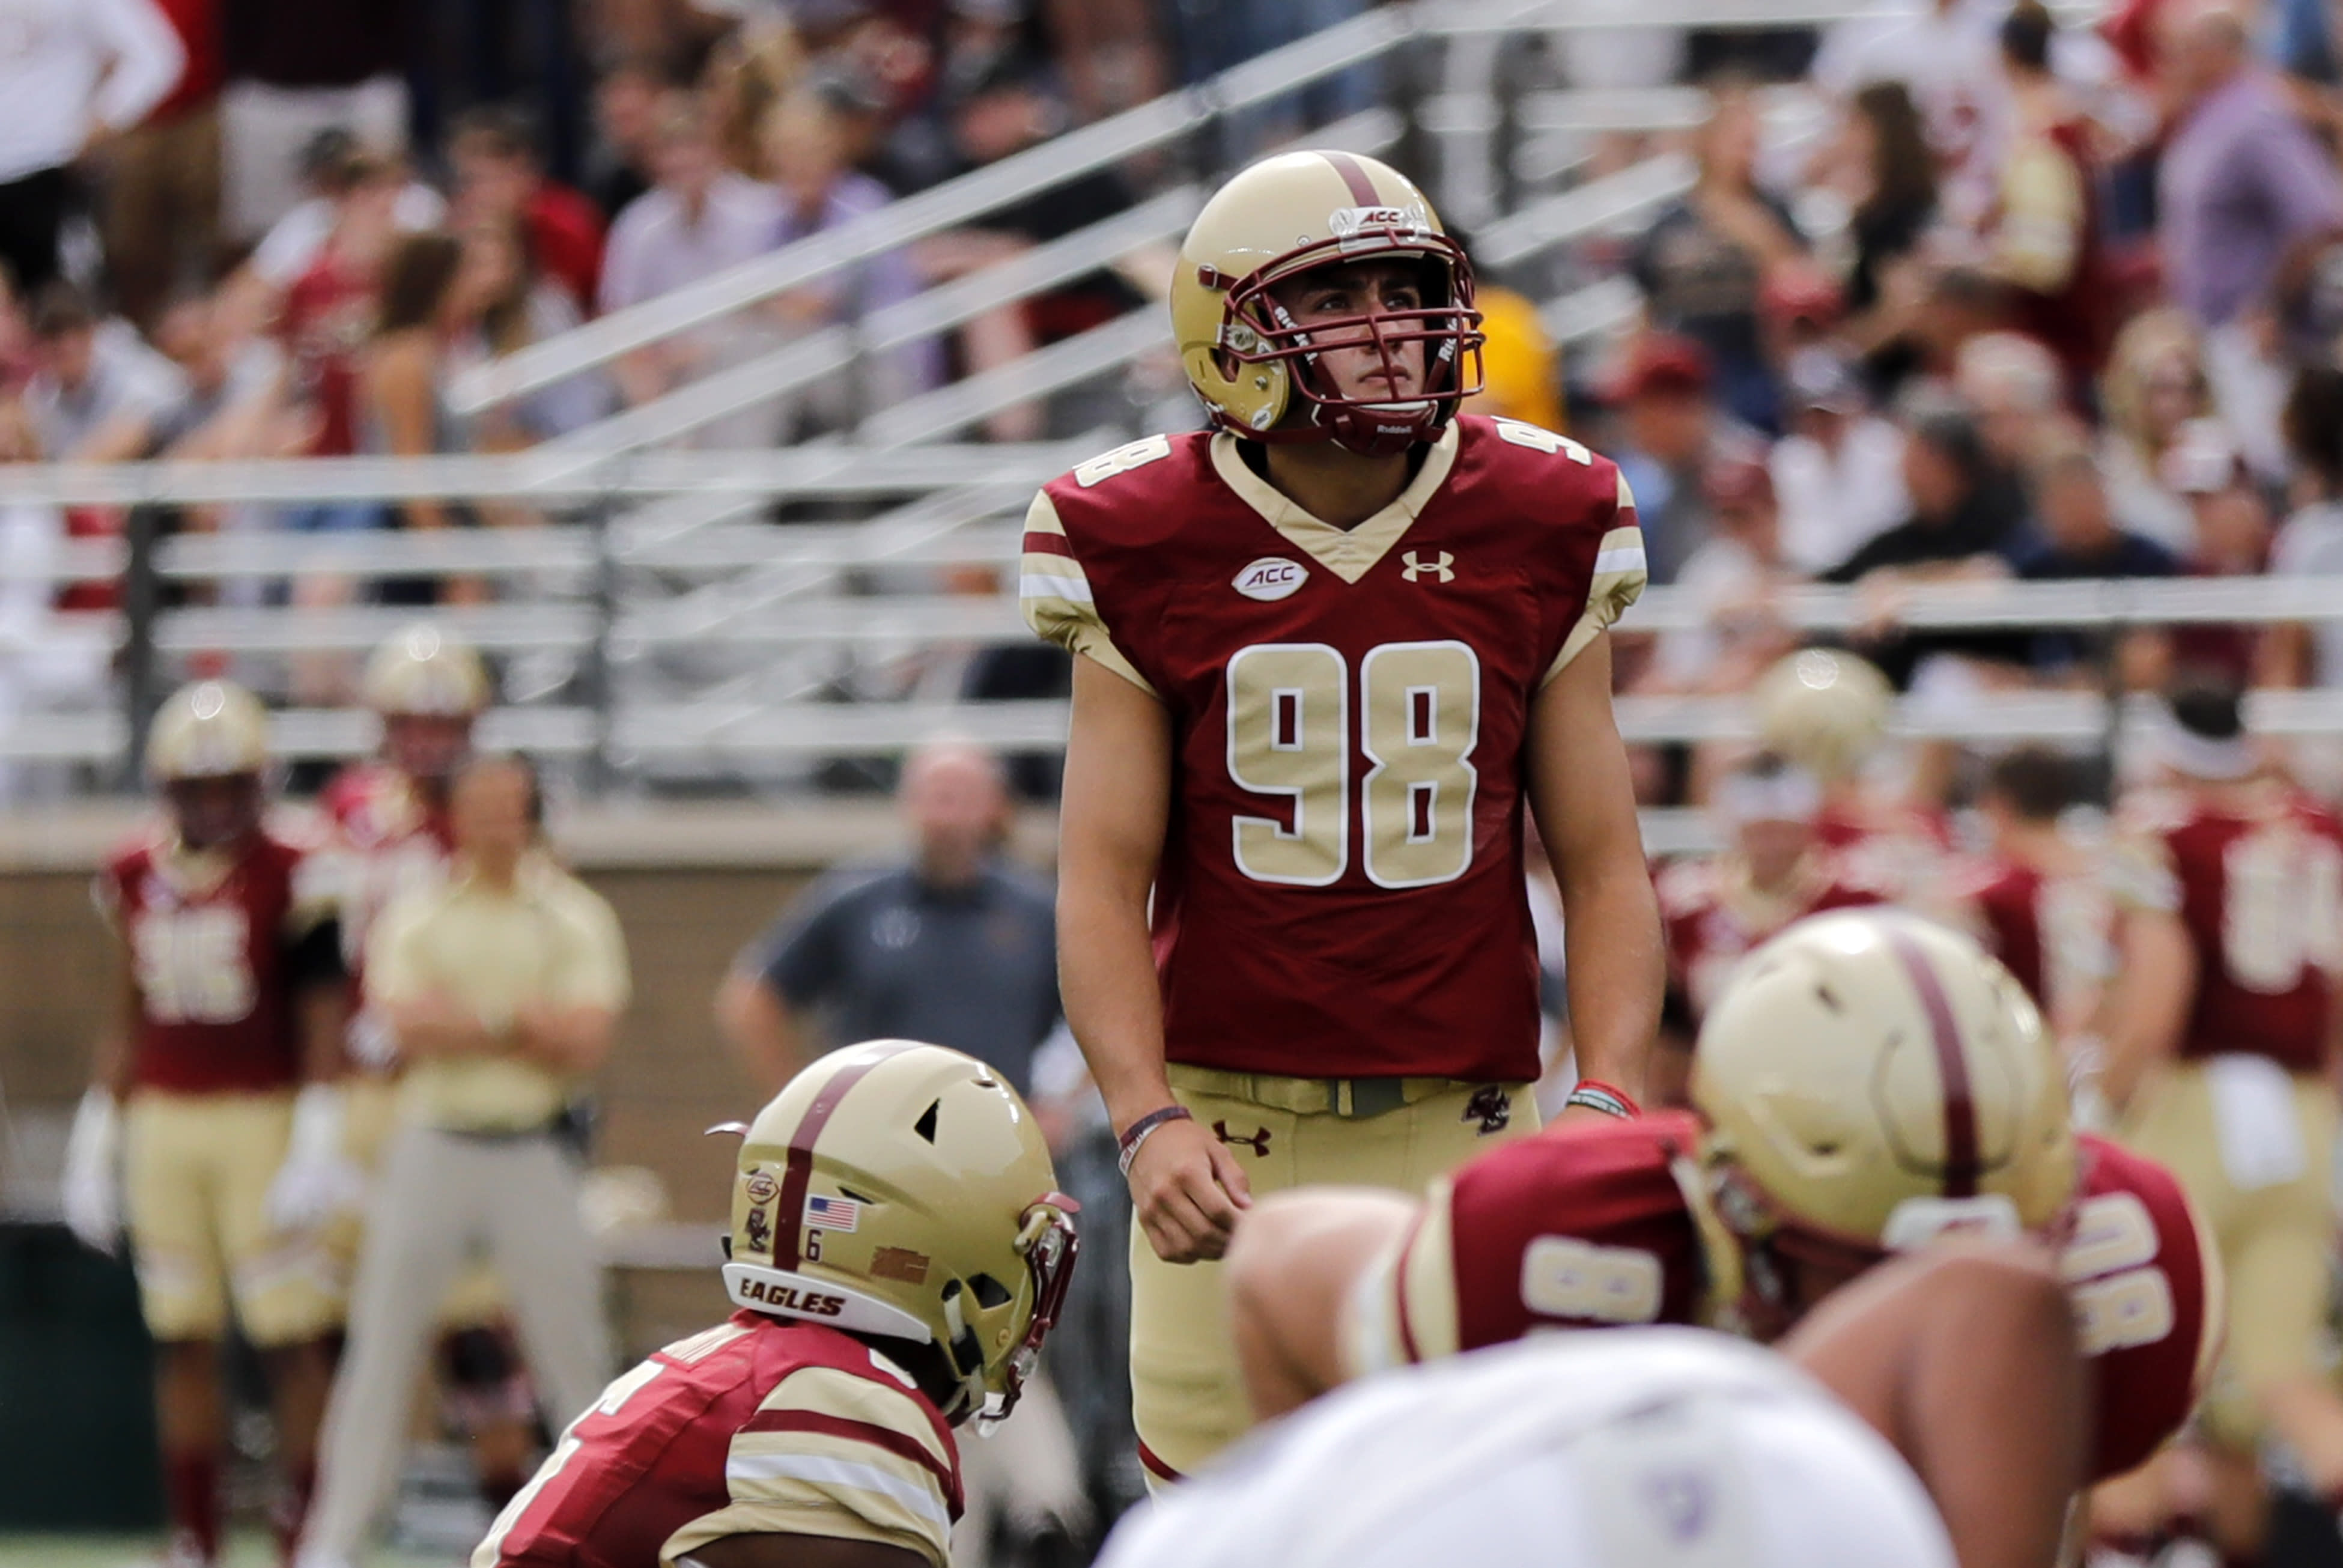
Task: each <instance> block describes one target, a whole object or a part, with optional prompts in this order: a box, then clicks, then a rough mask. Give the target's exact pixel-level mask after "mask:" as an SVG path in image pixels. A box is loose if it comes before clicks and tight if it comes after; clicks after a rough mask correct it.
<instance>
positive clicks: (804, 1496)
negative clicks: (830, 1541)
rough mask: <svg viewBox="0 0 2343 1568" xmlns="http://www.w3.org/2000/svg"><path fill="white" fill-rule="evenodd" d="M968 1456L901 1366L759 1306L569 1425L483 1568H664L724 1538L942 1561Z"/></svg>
mask: <svg viewBox="0 0 2343 1568" xmlns="http://www.w3.org/2000/svg"><path fill="white" fill-rule="evenodd" d="M960 1498H961V1493H960V1458H959V1451H958V1450H957V1449H956V1448H955V1447H954V1445H953V1442H952V1436H951V1430H950V1427H948V1426H947V1425H946V1424H945V1422H944V1420H943V1418H942V1416H940V1414H938V1413H937V1412H936V1409H935V1407H934V1406H933V1405H932V1404H930V1403H929V1402H928V1401H927V1400H926V1398H925V1397H924V1396H922V1395H921V1394H920V1393H919V1392H917V1391H916V1390H914V1389H913V1388H911V1387H910V1379H909V1378H908V1377H907V1376H906V1375H905V1374H903V1373H902V1372H900V1371H899V1370H897V1369H896V1368H895V1367H894V1366H893V1365H892V1363H891V1362H884V1361H882V1360H881V1359H880V1358H879V1357H877V1356H876V1355H874V1354H873V1352H871V1351H870V1349H869V1348H868V1347H867V1346H865V1345H864V1344H863V1343H862V1342H860V1341H858V1340H856V1339H854V1338H852V1337H851V1336H850V1335H847V1334H844V1333H840V1332H839V1331H838V1330H836V1329H831V1328H826V1327H824V1326H822V1325H820V1324H819V1323H808V1322H791V1321H785V1320H782V1319H778V1318H768V1317H765V1316H763V1315H761V1314H759V1313H756V1312H735V1313H734V1314H733V1315H732V1317H731V1319H730V1320H729V1322H725V1323H722V1324H719V1325H718V1326H717V1327H715V1328H713V1329H710V1330H709V1331H707V1332H704V1333H700V1334H695V1335H694V1336H692V1337H691V1338H690V1339H688V1340H684V1341H681V1342H679V1343H676V1344H672V1345H669V1347H668V1348H667V1349H665V1350H663V1351H660V1352H657V1353H656V1354H654V1355H653V1356H652V1357H651V1358H650V1359H649V1361H647V1362H643V1363H642V1364H641V1365H640V1366H638V1367H637V1368H635V1370H634V1371H632V1372H628V1373H627V1374H626V1375H625V1376H624V1377H621V1378H619V1379H618V1382H614V1383H612V1384H611V1385H610V1387H609V1389H608V1392H605V1393H604V1394H603V1396H602V1398H601V1400H600V1401H599V1402H597V1403H596V1404H595V1405H594V1406H593V1407H592V1408H591V1409H589V1410H588V1411H587V1412H586V1413H585V1414H583V1415H581V1416H579V1417H578V1419H577V1420H576V1421H575V1422H571V1423H570V1426H569V1430H568V1432H564V1433H562V1436H561V1441H560V1442H559V1443H558V1444H557V1445H556V1446H555V1448H554V1451H553V1452H552V1453H551V1454H550V1455H549V1456H548V1458H547V1459H546V1462H545V1463H544V1465H543V1466H542V1467H541V1468H540V1469H539V1470H538V1473H537V1476H536V1478H535V1479H534V1480H532V1481H531V1482H530V1483H528V1486H526V1487H525V1488H523V1489H522V1490H521V1491H520V1492H519V1493H517V1494H516V1495H515V1496H514V1498H513V1499H512V1501H511V1502H510V1503H507V1504H506V1506H505V1510H504V1512H503V1513H501V1514H499V1515H498V1518H497V1522H496V1524H495V1526H494V1527H493V1528H492V1529H491V1530H490V1531H489V1532H488V1539H487V1540H485V1541H483V1542H482V1543H480V1545H479V1547H478V1549H477V1550H476V1551H475V1552H474V1553H473V1554H472V1563H473V1565H474V1568H499V1565H505V1568H523V1565H527V1568H652V1565H654V1564H666V1563H672V1562H674V1561H675V1560H676V1559H677V1558H678V1557H679V1556H682V1555H683V1554H685V1553H689V1551H691V1550H692V1549H693V1548H694V1547H697V1546H702V1545H705V1544H707V1543H709V1542H710V1541H716V1540H720V1539H722V1538H723V1537H725V1536H728V1535H817V1536H828V1537H833V1538H844V1539H850V1540H860V1541H875V1542H879V1543H883V1544H889V1545H895V1546H900V1547H901V1548H903V1549H904V1550H907V1551H912V1552H917V1553H920V1555H922V1556H924V1557H927V1558H928V1559H929V1560H930V1562H933V1563H937V1564H939V1568H940V1564H941V1563H943V1561H944V1552H945V1542H946V1540H947V1539H948V1536H949V1533H950V1525H951V1522H952V1521H953V1520H956V1519H958V1518H959V1517H960Z"/></svg>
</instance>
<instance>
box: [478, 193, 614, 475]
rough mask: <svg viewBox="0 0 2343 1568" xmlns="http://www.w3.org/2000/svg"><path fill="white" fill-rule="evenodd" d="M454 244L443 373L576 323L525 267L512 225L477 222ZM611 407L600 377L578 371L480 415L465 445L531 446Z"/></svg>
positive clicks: (519, 232)
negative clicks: (458, 259)
mask: <svg viewBox="0 0 2343 1568" xmlns="http://www.w3.org/2000/svg"><path fill="white" fill-rule="evenodd" d="M458 237H459V238H460V239H461V240H462V242H463V258H462V263H461V266H460V269H459V271H458V276H457V279H456V293H457V297H458V310H457V316H458V321H459V323H460V325H459V326H458V327H457V329H456V340H455V342H454V343H453V344H452V345H451V346H450V348H449V351H448V359H449V364H450V366H451V367H458V368H460V367H470V366H473V365H477V364H479V363H481V362H482V361H484V360H489V359H500V358H502V357H505V356H506V355H508V354H517V353H518V352H519V351H520V350H522V349H524V348H526V347H528V346H529V345H530V344H532V343H540V342H543V341H544V340H545V339H546V338H548V337H557V336H558V335H559V334H561V333H564V332H567V331H568V330H569V329H570V328H572V327H576V326H578V323H579V321H580V319H581V317H579V315H578V306H577V304H576V302H575V301H574V300H573V299H572V298H571V297H570V294H569V291H568V289H567V288H565V287H563V286H561V285H560V284H559V283H557V282H555V281H553V280H552V279H549V278H548V277H546V276H544V275H543V274H541V273H540V272H539V271H538V268H537V267H536V266H535V265H534V264H533V262H532V261H531V259H530V255H529V248H528V236H527V232H526V231H525V230H524V229H523V228H522V227H521V226H520V223H519V221H518V219H515V218H511V217H486V218H481V219H478V220H477V221H475V222H472V223H468V224H466V225H465V226H464V229H463V232H462V234H461V235H460V236H458ZM611 402H612V392H611V387H610V384H609V381H608V379H607V378H606V377H604V376H603V375H602V373H601V372H600V371H599V370H598V369H588V370H581V371H579V372H578V374H577V375H575V376H572V377H568V378H567V379H565V380H561V381H557V382H555V383H553V384H552V385H551V386H549V387H538V389H537V390H536V391H534V392H531V393H529V394H528V395H527V396H526V397H519V398H517V399H515V400H514V401H512V402H510V403H506V404H501V405H499V406H498V407H495V408H492V409H489V410H488V411H486V412H485V413H484V414H483V416H482V417H481V423H480V427H479V428H478V431H477V433H476V435H475V437H474V440H473V445H474V446H475V447H478V448H479V449H480V450H482V451H487V452H509V451H516V450H518V449H519V448H521V447H529V446H534V445H535V444H536V443H538V442H539V441H546V440H550V439H552V438H553V437H556V436H566V435H568V433H569V432H570V431H572V430H576V429H579V428H582V427H585V426H588V425H590V424H592V423H593V422H594V421H595V420H597V419H599V418H602V417H605V416H606V415H608V413H609V412H610V405H611Z"/></svg>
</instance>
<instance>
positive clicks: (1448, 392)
mask: <svg viewBox="0 0 2343 1568" xmlns="http://www.w3.org/2000/svg"><path fill="white" fill-rule="evenodd" d="M1379 256H1400V257H1406V258H1413V259H1415V260H1418V261H1421V262H1422V263H1423V267H1424V274H1425V276H1424V286H1423V305H1422V307H1421V308H1418V309H1413V310H1393V311H1383V312H1381V313H1378V314H1365V315H1356V316H1348V317H1338V318H1335V319H1332V320H1327V321H1320V322H1315V323H1313V324H1312V327H1311V328H1310V329H1309V330H1308V331H1304V330H1302V329H1301V328H1299V327H1296V326H1295V325H1294V323H1293V321H1292V318H1291V317H1288V316H1287V315H1286V313H1285V311H1284V308H1283V307H1282V306H1280V305H1279V304H1278V303H1277V301H1276V300H1275V299H1274V298H1273V297H1272V296H1271V294H1270V289H1271V288H1272V286H1274V285H1276V284H1278V283H1282V282H1283V281H1284V280H1285V279H1287V278H1290V277H1292V276H1295V275H1296V274H1299V273H1303V272H1308V271H1311V270H1312V269H1313V268H1317V267H1324V266H1344V265H1347V264H1350V263H1353V262H1359V261H1366V260H1370V259H1373V258H1375V257H1379ZM1480 326H1481V317H1480V313H1479V312H1477V311H1475V310H1474V309H1473V266H1472V263H1471V262H1470V261H1468V260H1467V259H1466V258H1465V256H1464V252H1463V247H1461V246H1458V245H1457V244H1456V242H1455V241H1454V240H1453V239H1450V238H1449V237H1448V236H1447V234H1446V233H1445V232H1444V231H1443V229H1442V228H1441V226H1440V219H1439V216H1437V215H1436V214H1435V213H1433V210H1432V204H1431V203H1430V202H1429V201H1427V200H1425V199H1424V196H1423V192H1422V191H1420V190H1418V189H1417V188H1416V187H1415V186H1414V184H1413V182H1412V181H1410V180H1409V179H1408V178H1407V177H1406V176H1404V175H1402V174H1401V173H1400V172H1399V171H1398V170H1396V169H1394V168H1393V167H1392V166H1390V165H1388V164H1384V163H1381V162H1378V161H1377V160H1376V159H1373V158H1370V157H1364V156H1360V155H1357V154H1354V153H1345V152H1335V151H1322V152H1300V153H1283V154H1280V155H1279V156H1275V157H1269V158H1263V159H1262V160H1261V161H1260V162H1258V163H1256V164H1253V165H1252V166H1250V167H1248V168H1245V169H1243V170H1242V171H1241V172H1239V173H1238V174H1237V175H1236V176H1234V177H1233V178H1232V179H1231V180H1230V181H1229V182H1228V184H1226V185H1224V186H1222V187H1221V189H1220V191H1219V193H1218V194H1217V195H1215V196H1213V197H1212V200H1211V201H1209V202H1206V203H1205V204H1204V210H1203V211H1202V212H1201V213H1199V214H1197V215H1196V221H1195V223H1194V225H1193V226H1192V227H1191V228H1190V229H1189V230H1188V238H1187V241H1186V243H1184V244H1183V245H1182V246H1181V247H1180V259H1179V261H1178V263H1177V265H1176V266H1174V268H1173V270H1172V336H1173V337H1174V338H1175V339H1177V341H1178V343H1179V346H1180V360H1181V363H1182V366H1183V367H1185V368H1186V370H1187V372H1188V382H1189V385H1191V386H1192V387H1195V389H1196V395H1197V396H1198V397H1202V399H1203V400H1204V407H1205V408H1206V409H1207V410H1208V411H1209V412H1210V414H1211V415H1212V423H1213V425H1214V426H1216V427H1219V428H1221V429H1223V430H1228V431H1232V432H1233V433H1234V434H1236V435H1239V436H1242V437H1248V438H1250V439H1253V440H1265V441H1329V440H1331V441H1334V442H1337V443H1339V444H1340V445H1342V446H1343V447H1347V448H1349V449H1351V450H1353V451H1356V452H1362V453H1365V454H1368V455H1371V456H1380V455H1385V454H1389V453H1392V452H1398V451H1404V450H1405V449H1406V448H1407V447H1409V446H1410V445H1411V444H1413V443H1414V442H1417V441H1427V440H1430V439H1432V438H1433V437H1435V436H1437V435H1438V434H1439V433H1440V427H1442V426H1443V425H1444V424H1446V423H1447V422H1448V420H1449V419H1450V418H1451V417H1453V416H1454V414H1455V412H1456V407H1457V404H1458V403H1459V402H1460V401H1462V400H1463V398H1465V397H1470V396H1472V395H1473V393H1475V392H1477V391H1479V390H1480V389H1481V382H1482V375H1481V342H1482V337H1481V332H1480ZM1312 332H1314V333H1316V334H1318V335H1319V337H1321V338H1322V339H1325V338H1332V339H1333V340H1336V341H1344V342H1353V341H1354V342H1359V343H1367V342H1372V343H1373V345H1375V346H1376V347H1379V348H1381V349H1382V350H1383V352H1384V353H1385V354H1386V355H1388V354H1389V353H1390V352H1391V351H1392V350H1393V349H1394V348H1397V347H1403V346H1405V345H1408V344H1415V343H1421V344H1422V345H1423V349H1424V387H1423V396H1422V397H1419V398H1414V399H1411V400H1409V401H1406V402H1394V403H1375V402H1371V401H1368V400H1365V399H1363V398H1353V397H1341V396H1338V395H1337V394H1336V393H1335V390H1334V388H1333V387H1331V386H1329V385H1327V384H1326V383H1325V381H1324V378H1323V377H1322V374H1321V373H1320V371H1319V370H1318V368H1317V366H1316V359H1317V347H1318V345H1317V344H1314V343H1313V342H1312V337H1311V333H1312ZM1467 357H1470V359H1471V361H1472V368H1471V371H1470V374H1469V375H1468V374H1467V373H1466V367H1465V360H1466V359H1467ZM1297 396H1298V397H1299V398H1300V399H1301V403H1297V402H1296V397H1297ZM1303 404H1306V405H1307V417H1306V418H1289V417H1288V416H1289V415H1290V414H1292V413H1294V412H1295V411H1296V410H1297V409H1298V408H1300V407H1302V405H1303Z"/></svg>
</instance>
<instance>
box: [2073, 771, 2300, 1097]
mask: <svg viewBox="0 0 2343 1568" xmlns="http://www.w3.org/2000/svg"><path fill="white" fill-rule="evenodd" d="M2124 816H2125V826H2126V827H2127V829H2129V830H2130V832H2131V834H2132V835H2133V838H2132V843H2133V846H2134V848H2135V849H2136V850H2144V851H2145V853H2144V855H2135V856H2134V857H2132V858H2131V859H2129V860H2128V861H2127V864H2126V865H2125V868H2124V869H2125V870H2126V871H2128V872H2129V873H2130V875H2129V877H2128V879H2127V880H2124V881H2123V882H2122V883H2121V886H2120V891H2121V893H2122V895H2123V896H2125V897H2127V898H2128V899H2131V900H2134V901H2136V902H2139V903H2142V904H2145V905H2147V906H2148V907H2151V908H2157V909H2162V910H2167V911H2169V912H2171V913H2175V914H2177V915H2178V916H2179V918H2180V920H2181V923H2182V924H2183V925H2185V926H2186V927H2187V930H2188V940H2189V943H2190V945H2191V946H2193V947H2194V948H2195V949H2196V950H2197V996H2196V1000H2195V1002H2194V1004H2193V1005H2192V1006H2191V1008H2190V1010H2189V1015H2188V1025H2187V1031H2186V1032H2185V1033H2184V1034H2183V1036H2182V1037H2181V1042H2180V1054H2181V1055H2182V1056H2184V1057H2205V1056H2218V1055H2222V1054H2224V1053H2227V1052H2245V1053H2250V1054H2255V1055H2260V1056H2267V1057H2269V1058H2270V1059H2271V1060H2275V1061H2277V1062H2278V1063H2280V1064H2281V1065H2283V1066H2285V1067H2287V1068H2288V1069H2290V1070H2294V1071H2297V1072H2317V1071H2319V1070H2321V1069H2322V1067H2323V1065H2324V1063H2325V1061H2326V1058H2327V1030H2328V1017H2329V1011H2330V1010H2331V1009H2332V1008H2333V1006H2334V1001H2335V986H2334V979H2333V970H2334V967H2335V966H2336V965H2337V963H2338V959H2343V826H2338V824H2337V822H2336V819H2334V818H2333V817H2332V816H2330V815H2329V814H2328V812H2327V811H2326V810H2324V809H2321V808H2319V807H2318V806H2316V805H2314V804H2312V803H2311V802H2310V801H2308V800H2307V799H2303V798H2302V797H2301V796H2300V795H2299V794H2298V793H2297V792H2296V791H2294V790H2292V789H2288V788H2286V787H2285V786H2283V785H2280V784H2277V783H2271V784H2269V785H2268V786H2266V787H2264V788H2261V789H2255V790H2250V791H2241V792H2240V793H2239V794H2238V795H2237V798H2236V799H2233V800H2231V801H2227V802H2225V803H2223V804H2221V805H2219V806H2216V805H2214V804H2213V803H2211V802H2209V801H2207V800H2204V799H2197V798H2194V797H2191V796H2187V795H2182V794H2167V793H2164V792H2157V793H2155V794H2152V795H2146V796H2142V797H2139V798H2137V799H2134V800H2132V801H2130V802H2128V803H2127V806H2126V809H2125V813H2124ZM2120 875H2121V873H2119V876H2120Z"/></svg>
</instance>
